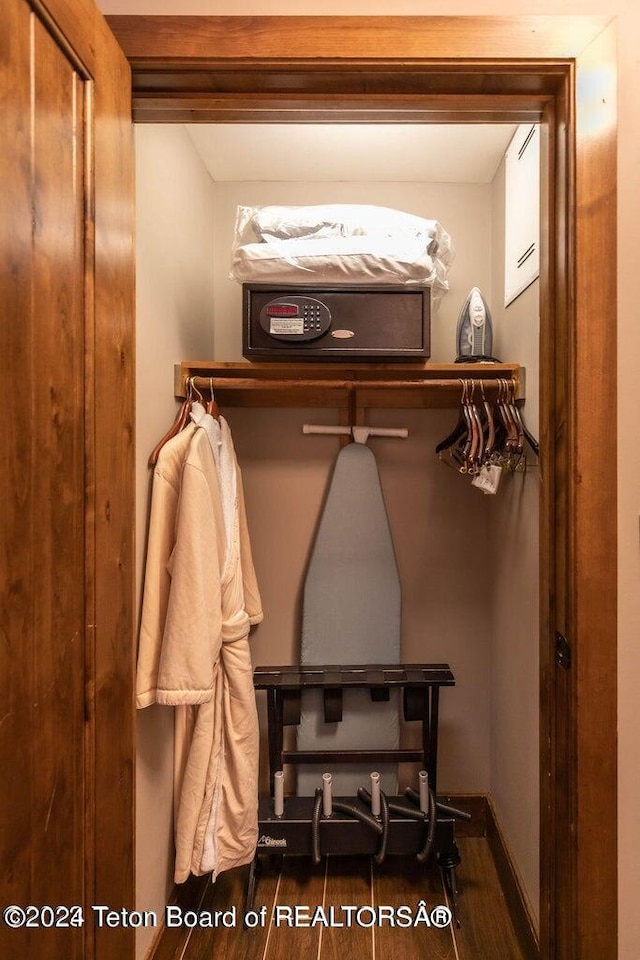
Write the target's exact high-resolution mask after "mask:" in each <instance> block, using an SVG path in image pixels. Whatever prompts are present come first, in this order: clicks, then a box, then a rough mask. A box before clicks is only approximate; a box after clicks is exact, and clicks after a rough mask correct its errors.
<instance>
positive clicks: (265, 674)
mask: <svg viewBox="0 0 640 960" xmlns="http://www.w3.org/2000/svg"><path fill="white" fill-rule="evenodd" d="M253 684H254V687H255V688H256V690H269V689H280V690H287V689H288V690H292V689H301V688H320V689H322V688H324V687H370V688H372V689H374V688H376V687H405V686H411V687H452V686H454V684H455V679H454V676H453V673H452V672H451V669H450V667H449V664H448V663H404V664H398V663H389V664H380V663H375V664H354V665H350V666H339V665H336V664H329V665H324V666H320V665H318V666H316V665H313V666H310V665H309V666H298V665H296V666H269V667H256V668H255V670H254V671H253Z"/></svg>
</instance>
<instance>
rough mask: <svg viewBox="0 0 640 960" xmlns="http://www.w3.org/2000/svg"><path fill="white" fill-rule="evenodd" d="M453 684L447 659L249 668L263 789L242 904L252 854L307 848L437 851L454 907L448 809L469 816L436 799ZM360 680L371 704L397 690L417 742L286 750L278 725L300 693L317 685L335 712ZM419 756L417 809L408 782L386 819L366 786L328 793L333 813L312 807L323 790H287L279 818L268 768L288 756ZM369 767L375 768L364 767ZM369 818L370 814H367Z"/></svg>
mask: <svg viewBox="0 0 640 960" xmlns="http://www.w3.org/2000/svg"><path fill="white" fill-rule="evenodd" d="M454 685H455V679H454V676H453V673H452V671H451V669H450V667H449V665H448V664H446V663H437V664H431V663H411V664H366V665H354V666H347V667H343V666H338V665H324V666H304V667H303V666H277V667H274V666H269V667H256V669H255V670H254V686H255V689H256V690H265V691H266V693H267V711H268V714H267V715H268V736H269V782H270V795H269V796H262V797H261V798H260V800H259V807H258V846H257V850H256V857H255V859H254V861H253V864H252V868H251V871H250V875H249V883H248V887H247V909H250V908H251V905H252V903H253V897H254V892H255V880H256V868H258V866H259V857H260V855H267V854H269V855H272V854H282V855H285V856H312V857H313V858H314V860H316V862H317V861H318V859H319V858H320V856H321V855H326V854H343V855H346V854H361V855H370V856H373V857H374V859H376V861H377V862H382V859H383V858H384V856H386V855H391V854H405V855H407V854H415V855H416V856H417V857H418V859H419V860H421V862H424V863H426V862H427V861H428V860H429V859H430V857H431V855H432V854H437V859H438V863H439V865H440V867H441V868H442V869H443V873H444V877H445V881H446V883H447V888H448V891H449V895H450V897H451V901H452V906H453V908H454V914H455V907H456V893H457V891H456V881H455V868H456V866H457V865H458V864H459V862H460V855H459V853H458V849H457V846H456V842H455V820H454V818H455V817H460V818H463V819H465V820H468V819H470V816H469V814H467V813H465V812H464V811H460V810H456V809H455V808H453V807H451V806H449V805H447V804H444V803H442V802H440V801H437V799H436V792H435V791H436V783H437V760H438V709H439V695H440V688H441V687H451V686H454ZM353 688H366V689H369V691H370V696H371V700H372V701H373V702H378V701H384V700H388V699H389V696H390V691H391V689H392V688H401V689H402V691H403V713H404V719H405V720H406V721H421V724H422V745H421V748H420V749H400V748H399V749H392V750H375V749H374V750H346V751H345V750H285V749H284V728H285V727H286V726H297V725H298V724H299V723H300V717H301V702H302V692H303V690H308V689H321V690H322V691H323V700H324V719H325V722H327V723H335V722H339V721H340V720H341V719H342V700H343V691H344V690H346V689H353ZM400 762H402V763H415V762H419V763H421V765H422V767H423V769H424V770H425V771H426V773H427V782H428V785H429V789H430V791H431V793H430V804H429V808H428V811H425V810H424V804H423V805H422V806H423V809H421V806H420V796H419V793H418V792H417V791H415V790H412V789H410V788H407V790H406V791H405V794H404V795H403V796H399V797H388V798H387V797H384V795H383V803H384V807H385V808H386V809H385V810H384V811H383V816H382V817H381V818H378V821H380V820H382V821H383V822H384V826H383V825H382V824H381V823H380V822H378V823H376V822H375V819H376V818H372V816H371V808H370V804H371V796H370V794H369V792H368V791H367V790H366V789H364V787H365V785H364V784H363V789H360V790H359V791H358V798H357V799H356V798H353V797H349V798H344V797H336V798H333V809H332V812H331V816H328V817H324V816H322V815H321V814H320V809H321V803H322V791H320V790H318V791H316V797H315V798H314V797H297V796H294V797H287V798H286V799H285V801H284V808H283V812H282V815H281V816H276V813H275V806H274V791H275V776H276V773H277V772H278V771H281V770H282V769H283V767H284V766H285V765H286V764H298V763H308V764H318V765H320V764H322V765H324V768H325V770H326V769H327V766H329V768H330V765H331V764H332V763H334V764H349V763H366V764H369V763H371V764H381V763H400ZM372 769H375V767H372ZM372 821H373V822H372Z"/></svg>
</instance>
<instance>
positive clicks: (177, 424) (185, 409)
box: [149, 377, 193, 467]
mask: <svg viewBox="0 0 640 960" xmlns="http://www.w3.org/2000/svg"><path fill="white" fill-rule="evenodd" d="M192 405H193V383H192V377H188V379H187V396H186V398H185V399H184V400H183V401H182V403H181V404H180V407H179V408H178V412H177V414H176V418H175V420H174V421H173V423H172V424H171V426H170V427H169V429H168V430H167V432H166V433H165V435H164V437H163V438H162V440H160V441H159V442H158V443H157V444H156V446H155V447H154V448H153V450H152V451H151V454H150V455H149V466H150V467H155V465H156V463H157V462H158V457H159V456H160V451H161V450H162V448H163V447H164V445H165V443H167V441H168V440H171V438H172V437H176V436H177V435H178V434H179V433H180V431H181V430H182V429H183V428H184V426H185V425H186V423H187V421H188V419H189V414H190V413H191V407H192Z"/></svg>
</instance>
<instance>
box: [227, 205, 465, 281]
mask: <svg viewBox="0 0 640 960" xmlns="http://www.w3.org/2000/svg"><path fill="white" fill-rule="evenodd" d="M452 257H453V251H452V246H451V239H450V237H449V235H448V233H447V232H446V231H445V230H444V229H443V228H442V227H441V225H440V224H439V223H438V221H437V220H426V219H424V218H422V217H418V216H415V215H414V214H410V213H404V212H403V211H401V210H392V209H390V208H388V207H376V206H369V205H366V204H320V205H315V206H299V207H289V206H266V207H238V212H237V217H236V229H235V238H234V244H233V252H232V264H231V274H230V275H231V277H232V278H233V279H234V280H237V281H239V282H240V283H250V282H254V283H281V284H296V283H298V284H313V283H322V284H332V283H337V284H340V283H344V284H347V283H349V284H353V283H362V284H366V285H372V284H394V283H415V284H418V283H419V284H429V285H431V286H432V288H433V294H434V295H435V296H436V297H437V296H438V295H439V294H441V293H442V291H444V290H447V289H448V283H447V279H446V276H447V270H448V267H449V264H450V262H451V260H452Z"/></svg>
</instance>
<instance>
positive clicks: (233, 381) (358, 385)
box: [176, 376, 522, 400]
mask: <svg viewBox="0 0 640 960" xmlns="http://www.w3.org/2000/svg"><path fill="white" fill-rule="evenodd" d="M190 379H191V382H192V384H193V386H194V387H195V388H196V389H197V390H200V391H204V392H209V391H210V390H211V389H212V388H213V390H214V392H215V391H216V390H237V391H242V390H246V391H253V390H260V391H267V390H270V391H274V392H275V391H278V390H294V389H301V390H305V391H311V390H314V389H317V390H332V391H340V390H344V391H350V390H355V391H359V390H389V391H391V390H415V391H427V392H431V391H443V390H446V391H448V392H449V393H451V394H453V395H459V394H460V393H461V380H464V381H471V382H472V383H473V384H474V385H475V386H476V388H477V389H478V390H480V389H484V390H497V389H498V386H499V380H498V379H497V378H495V377H491V378H485V377H473V376H464V377H458V378H456V379H454V378H453V377H451V378H446V379H436V378H432V379H426V378H425V379H421V380H416V379H407V380H388V379H385V378H384V377H381V378H380V379H379V380H360V379H353V380H334V379H331V378H327V379H326V380H322V379H311V380H306V379H303V378H301V377H298V376H296V377H292V378H291V379H278V380H276V379H269V378H266V377H265V378H263V377H231V376H227V377H215V376H214V377H205V376H194V377H191V378H190ZM509 379H510V380H511V379H513V380H514V382H515V388H516V399H517V400H519V399H522V391H521V390H520V380H519V379H517V378H509ZM176 396H183V397H184V396H186V391H185V389H184V387H183V388H181V391H180V393H178V394H176Z"/></svg>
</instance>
